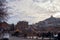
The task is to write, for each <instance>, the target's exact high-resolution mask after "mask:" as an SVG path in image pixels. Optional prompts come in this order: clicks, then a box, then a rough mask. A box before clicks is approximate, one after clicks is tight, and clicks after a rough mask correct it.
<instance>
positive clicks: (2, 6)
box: [0, 0, 8, 22]
mask: <svg viewBox="0 0 60 40" xmlns="http://www.w3.org/2000/svg"><path fill="white" fill-rule="evenodd" d="M7 15H8V14H7V10H6V0H0V22H1V21H4V20H6V18H7Z"/></svg>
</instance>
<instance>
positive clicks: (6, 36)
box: [3, 32, 9, 40]
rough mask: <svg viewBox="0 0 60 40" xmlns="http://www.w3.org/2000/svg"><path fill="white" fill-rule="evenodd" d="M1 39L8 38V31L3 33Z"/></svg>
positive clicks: (5, 39) (7, 39)
mask: <svg viewBox="0 0 60 40" xmlns="http://www.w3.org/2000/svg"><path fill="white" fill-rule="evenodd" d="M3 40H9V33H8V32H5V33H3Z"/></svg>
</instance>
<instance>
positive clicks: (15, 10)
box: [7, 0, 60, 24]
mask: <svg viewBox="0 0 60 40" xmlns="http://www.w3.org/2000/svg"><path fill="white" fill-rule="evenodd" d="M7 2H8V3H7V7H9V8H8V13H12V14H11V15H10V18H9V19H8V23H13V21H14V23H17V21H19V20H26V21H28V22H29V23H30V24H32V23H36V22H38V21H42V20H44V19H46V18H48V17H50V16H51V15H54V14H55V13H56V12H58V11H60V4H59V2H60V1H59V0H53V1H52V0H7Z"/></svg>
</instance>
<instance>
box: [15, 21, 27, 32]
mask: <svg viewBox="0 0 60 40" xmlns="http://www.w3.org/2000/svg"><path fill="white" fill-rule="evenodd" d="M27 28H28V22H26V21H19V22H18V23H17V25H16V29H19V30H20V31H25V30H26V29H27Z"/></svg>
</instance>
